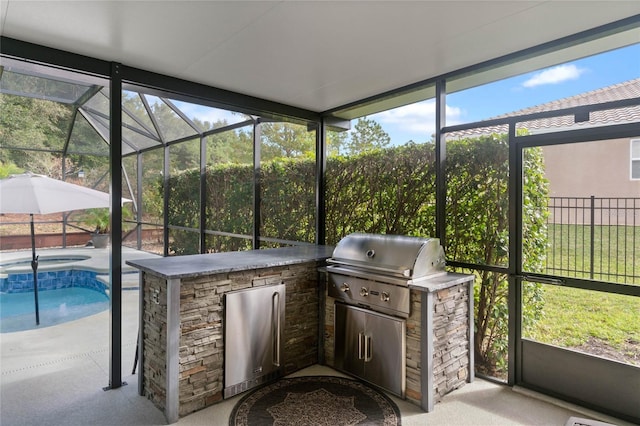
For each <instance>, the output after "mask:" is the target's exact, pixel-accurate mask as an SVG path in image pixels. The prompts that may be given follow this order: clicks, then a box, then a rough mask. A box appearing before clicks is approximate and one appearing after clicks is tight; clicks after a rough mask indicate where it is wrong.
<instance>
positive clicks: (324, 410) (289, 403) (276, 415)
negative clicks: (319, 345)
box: [229, 376, 400, 426]
mask: <svg viewBox="0 0 640 426" xmlns="http://www.w3.org/2000/svg"><path fill="white" fill-rule="evenodd" d="M365 424H366V425H372V424H374V425H388V426H395V425H400V410H398V407H397V406H396V404H395V403H394V402H393V401H392V400H391V399H390V398H389V397H387V396H386V395H385V394H383V393H382V392H380V391H378V390H376V389H374V388H372V387H370V386H368V385H367V384H365V383H362V382H360V381H357V380H351V379H345V378H342V377H333V376H305V377H295V378H291V379H280V380H279V381H277V382H275V383H271V384H269V385H266V386H264V387H261V388H258V389H256V390H254V391H252V392H251V393H249V394H248V395H246V396H245V397H243V398H242V399H241V400H240V401H239V402H238V403H237V404H236V406H235V407H234V409H233V412H232V413H231V416H230V418H229V425H232V426H245V425H247V426H248V425H276V426H288V425H292V426H307V425H309V426H311V425H313V426H322V425H327V426H337V425H365Z"/></svg>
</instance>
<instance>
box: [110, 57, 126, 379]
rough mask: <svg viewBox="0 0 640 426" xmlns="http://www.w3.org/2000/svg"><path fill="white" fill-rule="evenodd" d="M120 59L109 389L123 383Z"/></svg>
mask: <svg viewBox="0 0 640 426" xmlns="http://www.w3.org/2000/svg"><path fill="white" fill-rule="evenodd" d="M121 71H122V70H121V65H120V64H119V63H115V62H114V63H112V64H111V84H110V86H109V98H110V100H111V103H110V120H109V122H110V131H109V158H110V167H109V170H110V175H111V182H110V187H111V188H110V189H111V191H110V192H111V208H110V210H111V248H110V251H111V253H110V254H111V255H110V256H109V262H110V267H109V281H110V283H111V291H110V299H111V308H110V336H111V351H110V360H109V389H117V388H119V387H120V386H122V385H123V384H126V383H123V382H122V74H121Z"/></svg>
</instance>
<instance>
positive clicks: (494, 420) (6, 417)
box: [0, 285, 628, 426]
mask: <svg viewBox="0 0 640 426" xmlns="http://www.w3.org/2000/svg"><path fill="white" fill-rule="evenodd" d="M130 286H131V285H129V287H130ZM122 296H123V297H122V303H123V309H122V312H123V313H122V320H123V328H122V357H123V358H122V378H123V380H124V381H125V382H127V383H128V385H126V386H122V387H120V388H118V389H113V390H108V391H105V390H103V387H106V386H108V385H109V383H108V379H109V356H110V355H109V353H110V352H109V340H110V339H109V321H110V313H109V312H108V311H104V312H101V313H99V314H96V315H93V316H90V317H86V318H82V319H78V320H75V321H71V322H67V323H64V324H60V325H56V326H51V327H42V326H41V328H39V329H34V330H29V331H22V332H15V333H3V334H0V344H1V368H0V372H1V376H0V424H2V425H83V426H84V425H164V424H167V422H166V420H165V418H164V415H163V414H162V412H161V411H160V410H158V409H157V408H156V407H155V406H154V405H153V404H152V403H151V402H150V401H149V400H147V399H146V398H145V397H143V396H139V395H138V385H137V381H138V376H137V374H131V370H132V367H133V360H134V355H135V348H136V337H137V333H138V291H137V290H136V289H131V288H130V289H128V290H124V291H123V293H122ZM322 374H327V375H341V374H340V373H338V372H336V371H334V370H332V369H330V368H327V367H325V366H320V365H315V366H311V367H309V368H307V369H304V370H302V371H300V372H298V373H296V374H295V375H296V376H298V375H322ZM242 396H243V395H238V396H236V397H234V398H231V399H229V400H226V401H224V402H222V403H220V404H217V405H214V406H212V407H209V408H207V409H204V410H201V411H198V412H196V413H193V414H191V415H189V416H186V417H183V418H181V419H180V420H179V421H178V423H177V424H178V425H181V426H182V425H184V426H189V425H227V424H228V421H229V420H228V418H229V414H230V413H231V410H232V409H233V407H234V405H235V403H236V402H237V401H238V400H239V399H240V398H242ZM393 399H394V401H395V402H396V403H397V405H398V407H399V408H400V410H401V413H402V424H403V425H425V424H437V425H564V424H565V423H566V422H567V420H568V419H569V418H570V417H572V416H575V417H581V418H595V419H598V420H600V421H606V422H608V423H614V424H618V425H625V424H628V423H625V422H622V421H620V420H616V419H612V418H610V417H607V416H604V415H602V414H599V413H595V412H592V411H589V410H585V409H582V408H580V407H576V406H573V405H570V404H566V403H563V402H560V401H556V400H553V399H551V398H547V397H543V396H540V395H537V394H535V393H532V392H528V391H525V390H522V389H518V388H510V387H508V386H504V385H500V384H496V383H493V382H490V381H486V380H482V379H476V380H475V381H474V382H473V383H470V384H467V385H465V386H464V387H463V388H461V389H458V390H456V391H454V392H452V393H450V394H448V395H446V396H445V397H444V399H443V400H442V401H441V402H440V403H438V404H436V406H435V410H434V411H433V412H431V413H424V412H422V411H421V410H420V409H419V408H418V407H416V406H414V405H411V404H409V403H407V402H406V401H402V400H399V399H398V398H395V397H393Z"/></svg>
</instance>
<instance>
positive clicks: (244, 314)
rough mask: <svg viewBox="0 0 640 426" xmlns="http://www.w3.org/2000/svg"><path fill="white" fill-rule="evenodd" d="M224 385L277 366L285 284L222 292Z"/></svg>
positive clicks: (246, 378) (278, 362)
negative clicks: (223, 305)
mask: <svg viewBox="0 0 640 426" xmlns="http://www.w3.org/2000/svg"><path fill="white" fill-rule="evenodd" d="M225 310H226V312H225V340H224V345H225V369H224V378H225V387H228V386H231V385H234V384H237V383H243V382H247V381H249V382H252V381H254V380H255V379H256V378H258V377H260V376H264V375H267V374H269V373H271V372H273V371H275V370H277V369H278V368H280V356H281V345H282V341H283V340H282V331H283V330H284V310H285V285H284V284H280V285H274V286H267V287H257V288H252V289H248V290H241V291H235V292H229V293H227V294H226V295H225Z"/></svg>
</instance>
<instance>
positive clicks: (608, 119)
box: [447, 78, 640, 139]
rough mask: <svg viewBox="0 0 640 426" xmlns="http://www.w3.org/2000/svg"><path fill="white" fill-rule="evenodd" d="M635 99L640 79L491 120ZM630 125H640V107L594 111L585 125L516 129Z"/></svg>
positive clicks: (561, 119) (563, 121)
mask: <svg viewBox="0 0 640 426" xmlns="http://www.w3.org/2000/svg"><path fill="white" fill-rule="evenodd" d="M633 98H640V78H637V79H633V80H629V81H625V82H623V83H618V84H614V85H612V86H608V87H603V88H600V89H596V90H592V91H590V92H584V93H581V94H579V95H576V96H571V97H568V98H562V99H557V100H555V101H551V102H547V103H544V104H540V105H536V106H532V107H529V108H524V109H521V110H518V111H514V112H510V113H507V114H502V115H499V116H496V117H492V118H491V120H493V119H500V118H508V117H517V116H522V115H527V114H534V113H537V112H544V111H556V110H560V109H565V108H572V107H578V106H584V105H594V104H600V103H605V102H612V101H619V100H623V99H633ZM630 122H640V105H635V106H631V107H624V108H618V109H608V110H602V111H595V112H592V113H591V114H590V117H589V121H585V122H579V123H575V118H574V116H573V115H565V116H558V117H551V118H543V119H538V120H531V121H527V122H520V123H518V124H517V125H516V127H517V128H518V129H528V130H529V131H530V132H531V133H544V132H545V131H546V132H550V131H560V130H563V129H565V130H566V129H567V128H568V127H571V128H572V129H577V128H581V127H582V128H584V127H595V126H604V125H610V124H620V123H630ZM507 130H508V126H507V125H506V124H504V125H497V126H488V127H481V128H475V129H467V130H460V131H456V132H451V133H447V138H451V139H458V138H463V137H471V136H480V135H487V134H491V133H506V132H507Z"/></svg>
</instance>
